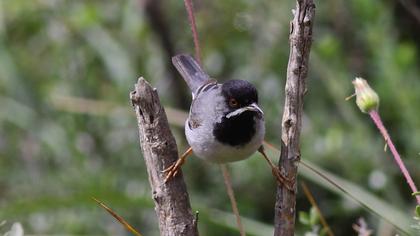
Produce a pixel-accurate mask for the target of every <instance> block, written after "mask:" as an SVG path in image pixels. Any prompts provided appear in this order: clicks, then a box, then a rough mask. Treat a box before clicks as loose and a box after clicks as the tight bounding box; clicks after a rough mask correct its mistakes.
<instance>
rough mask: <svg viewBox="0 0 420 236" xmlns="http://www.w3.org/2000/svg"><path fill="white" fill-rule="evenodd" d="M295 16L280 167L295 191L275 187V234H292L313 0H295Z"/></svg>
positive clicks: (283, 187)
mask: <svg viewBox="0 0 420 236" xmlns="http://www.w3.org/2000/svg"><path fill="white" fill-rule="evenodd" d="M293 14H294V18H293V20H292V21H291V22H290V36H289V37H290V38H289V41H290V54H289V64H288V66H287V81H286V87H285V101H284V110H283V119H282V130H281V141H282V143H281V153H280V160H279V168H280V169H281V170H282V171H283V172H284V175H285V176H286V177H287V178H288V179H290V180H293V182H294V189H295V191H290V190H288V189H287V187H286V186H279V187H278V188H277V196H276V205H275V209H274V211H275V219H274V227H275V229H274V235H275V236H280V235H281V236H288V235H294V229H295V215H296V209H295V207H296V191H297V187H296V178H297V168H298V164H299V160H300V144H299V139H300V131H301V126H302V114H303V96H304V94H305V92H306V81H305V80H306V77H307V74H308V60H309V52H310V48H311V43H312V25H313V18H314V15H315V5H314V3H313V0H297V1H296V9H295V10H294V11H293Z"/></svg>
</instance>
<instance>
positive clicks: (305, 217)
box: [299, 211, 311, 226]
mask: <svg viewBox="0 0 420 236" xmlns="http://www.w3.org/2000/svg"><path fill="white" fill-rule="evenodd" d="M299 222H300V223H302V224H303V225H307V226H310V225H311V224H310V220H309V214H308V213H307V212H305V211H300V212H299Z"/></svg>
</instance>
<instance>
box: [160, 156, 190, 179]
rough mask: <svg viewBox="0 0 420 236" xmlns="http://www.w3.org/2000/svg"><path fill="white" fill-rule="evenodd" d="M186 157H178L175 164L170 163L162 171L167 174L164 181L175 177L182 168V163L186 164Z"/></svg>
mask: <svg viewBox="0 0 420 236" xmlns="http://www.w3.org/2000/svg"><path fill="white" fill-rule="evenodd" d="M184 162H185V160H184V159H181V158H180V159H178V160H177V161H176V162H175V163H174V164H172V165H170V166H169V167H168V168H166V169H164V170H163V171H162V172H163V173H165V174H166V176H165V180H164V182H165V183H166V182H168V181H169V180H170V179H172V178H174V177H175V176H176V175H177V174H178V172H179V170H180V169H181V166H182V164H184Z"/></svg>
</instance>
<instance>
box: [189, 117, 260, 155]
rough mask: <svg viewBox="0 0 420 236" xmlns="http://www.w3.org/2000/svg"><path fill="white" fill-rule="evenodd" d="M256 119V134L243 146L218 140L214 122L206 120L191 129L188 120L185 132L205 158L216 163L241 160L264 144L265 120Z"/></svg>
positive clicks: (192, 144) (191, 143) (195, 148)
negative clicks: (214, 130) (231, 144)
mask: <svg viewBox="0 0 420 236" xmlns="http://www.w3.org/2000/svg"><path fill="white" fill-rule="evenodd" d="M256 121H257V123H256V126H255V129H256V134H255V136H254V137H253V138H252V139H251V141H250V142H249V143H247V144H245V145H243V146H230V145H227V144H223V143H220V142H218V141H217V140H216V139H215V137H214V135H213V125H214V123H206V122H204V123H203V124H202V125H201V126H200V127H197V128H195V129H190V128H189V125H188V120H187V122H186V123H185V134H186V136H187V141H188V143H189V144H190V146H191V148H192V150H193V152H194V154H195V155H196V156H198V157H199V158H201V159H203V160H206V161H209V162H214V163H227V162H234V161H240V160H243V159H246V158H248V157H249V156H251V155H252V154H253V153H254V152H255V151H257V149H258V148H259V147H260V146H261V145H262V142H263V140H264V135H265V127H264V120H263V119H258V120H256Z"/></svg>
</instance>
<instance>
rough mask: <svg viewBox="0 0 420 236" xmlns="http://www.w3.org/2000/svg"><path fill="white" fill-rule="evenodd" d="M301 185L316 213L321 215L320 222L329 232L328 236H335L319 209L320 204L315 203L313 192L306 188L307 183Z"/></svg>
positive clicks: (301, 182)
mask: <svg viewBox="0 0 420 236" xmlns="http://www.w3.org/2000/svg"><path fill="white" fill-rule="evenodd" d="M300 184H301V186H302V189H303V192H304V193H305V196H306V198H307V199H308V201H309V202H310V203H311V205H312V206H313V207H315V209H316V211H317V212H318V215H319V220H320V221H321V224H322V225H323V226H324V228H325V229H326V230H327V234H328V235H330V236H334V234H333V232H332V230H331V228H330V226H329V225H328V223H327V221H326V220H325V218H324V216H323V215H322V212H321V209H320V208H319V206H318V204H317V203H316V201H315V198H314V196H313V195H312V193H311V191H310V190H309V188H308V186H306V184H305V182H303V181H300Z"/></svg>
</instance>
